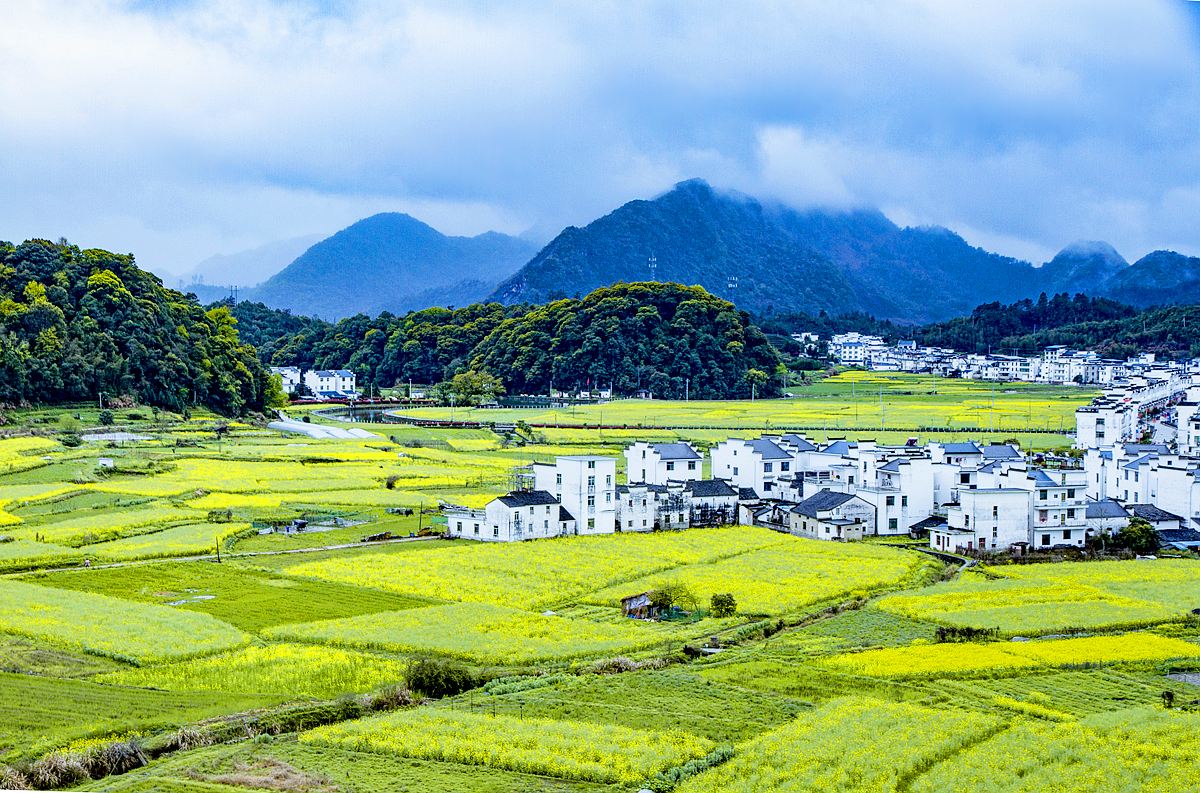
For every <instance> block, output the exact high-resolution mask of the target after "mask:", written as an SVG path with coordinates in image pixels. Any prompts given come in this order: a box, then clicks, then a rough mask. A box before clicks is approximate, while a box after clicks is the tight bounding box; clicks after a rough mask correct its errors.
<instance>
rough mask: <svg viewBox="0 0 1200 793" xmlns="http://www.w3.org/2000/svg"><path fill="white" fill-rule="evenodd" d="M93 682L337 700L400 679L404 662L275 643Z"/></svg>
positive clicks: (119, 674) (368, 655) (112, 674)
mask: <svg viewBox="0 0 1200 793" xmlns="http://www.w3.org/2000/svg"><path fill="white" fill-rule="evenodd" d="M98 680H99V681H100V682H104V683H113V684H115V685H120V686H138V687H141V688H159V689H164V690H167V691H236V692H254V693H262V694H287V695H291V696H304V697H336V696H338V695H339V694H345V693H353V692H363V691H371V690H373V689H376V688H380V687H382V686H385V685H389V684H392V683H396V682H398V681H403V680H404V662H403V661H401V660H398V659H394V658H382V657H380V656H377V655H370V654H367V653H359V652H354V651H352V650H341V649H337V648H333V647H311V646H302V645H295V644H275V645H271V646H269V647H245V648H242V649H240V650H236V651H234V652H231V653H223V654H221V655H215V656H211V657H209V658H199V659H196V660H192V661H185V662H182V663H174V664H168V665H163V666H153V667H145V668H141V669H123V670H121V671H119V672H113V673H111V674H107V675H104V676H102V677H100V678H98Z"/></svg>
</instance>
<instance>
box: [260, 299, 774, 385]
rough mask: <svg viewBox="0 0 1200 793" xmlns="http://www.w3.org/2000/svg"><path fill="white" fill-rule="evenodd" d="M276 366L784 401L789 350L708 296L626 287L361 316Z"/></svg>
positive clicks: (388, 377) (279, 358) (309, 335)
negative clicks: (783, 368) (542, 300)
mask: <svg viewBox="0 0 1200 793" xmlns="http://www.w3.org/2000/svg"><path fill="white" fill-rule="evenodd" d="M271 364H272V365H275V366H287V365H296V366H302V367H306V368H320V369H334V368H343V367H344V368H347V369H352V370H354V371H355V372H356V373H357V374H358V376H359V378H360V379H359V384H360V387H361V386H365V385H366V384H367V383H374V384H377V385H380V386H390V385H392V384H394V383H397V382H404V381H407V380H409V379H410V378H411V379H412V380H413V381H415V382H418V383H430V382H433V383H436V382H441V381H446V380H450V379H451V378H453V377H454V376H455V375H456V374H460V373H462V372H465V371H468V370H471V369H474V370H478V371H486V372H488V373H490V374H492V375H494V376H496V377H499V378H500V379H501V380H502V381H503V382H504V385H505V387H506V388H507V389H508V391H509V393H547V392H548V390H549V388H550V384H551V382H552V381H553V384H554V387H555V388H561V389H569V388H583V387H586V386H587V385H588V383H589V382H590V383H591V385H592V386H600V385H605V386H607V385H608V384H609V383H611V384H612V385H613V387H614V388H615V389H616V390H617V392H618V393H619V394H631V393H633V392H634V391H635V390H637V389H638V388H639V387H644V388H649V389H651V390H653V391H654V393H655V394H656V395H657V396H660V397H665V398H682V397H683V396H684V394H685V391H688V390H689V384H688V382H687V381H689V380H690V394H691V396H693V397H695V398H705V399H717V398H734V397H749V396H750V394H751V390H752V387H755V386H756V388H757V393H758V394H759V395H760V396H773V395H778V393H779V385H778V382H777V380H776V379H775V375H776V374H777V372H778V370H779V366H780V357H779V353H778V352H777V351H776V350H775V348H774V347H772V346H771V345H770V344H769V343H768V342H767V339H766V336H764V335H763V333H762V331H761V330H759V328H758V327H757V326H755V325H754V324H752V322H751V321H750V317H749V315H748V314H746V313H745V312H743V311H739V310H737V309H736V308H735V307H734V306H733V305H732V304H730V303H728V302H727V301H724V300H721V299H720V298H718V297H715V296H713V295H711V294H709V293H707V292H705V291H704V290H703V289H700V288H699V287H685V286H680V285H679V284H672V283H634V284H617V285H615V286H612V287H608V288H603V289H597V290H595V291H594V292H592V293H590V294H588V295H586V296H585V297H583V298H580V299H563V300H556V301H554V302H552V303H550V304H548V305H543V306H529V305H525V304H519V305H512V306H503V305H500V304H499V303H486V304H474V305H470V306H466V307H464V308H459V309H455V310H453V311H451V310H448V309H444V308H431V309H426V310H424V311H416V312H412V313H409V314H407V315H406V316H403V317H396V316H392V315H390V314H382V315H380V316H378V317H376V318H374V319H370V318H368V317H366V316H363V315H359V316H355V317H350V318H349V319H344V320H342V321H341V322H339V323H338V324H337V325H334V326H320V325H314V326H312V327H309V328H307V329H305V330H303V331H301V332H300V333H297V334H296V335H294V336H291V337H289V338H287V339H284V340H283V341H282V343H280V344H279V346H278V348H277V349H276V352H275V354H274V355H273V356H272V359H271Z"/></svg>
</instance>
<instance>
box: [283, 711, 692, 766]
mask: <svg viewBox="0 0 1200 793" xmlns="http://www.w3.org/2000/svg"><path fill="white" fill-rule="evenodd" d="M300 741H301V743H305V744H316V745H324V746H338V747H342V748H346V749H354V750H357V751H373V752H388V753H391V754H395V755H398V756H401V757H418V758H423V759H428V760H447V761H450V762H456V763H465V764H468V765H478V766H486V767H489V768H502V769H508V770H511V771H522V772H526V773H532V774H543V775H546V776H553V777H558V778H560V779H574V780H580V781H586V782H606V783H614V782H621V783H627V784H628V783H633V782H637V781H639V780H641V779H644V778H646V777H648V776H651V775H653V774H655V773H657V772H658V771H662V770H664V769H667V768H670V767H672V766H676V765H680V764H683V763H686V762H688V761H689V760H693V759H696V758H699V757H703V756H704V755H705V754H707V753H708V752H710V751H712V749H713V748H714V744H713V743H712V742H711V741H708V740H706V739H704V738H698V737H696V736H694V735H688V734H686V733H682V732H651V731H647V730H634V729H630V728H628V727H617V726H613V725H598V724H584V723H580V722H571V721H554V720H551V719H521V718H517V717H513V716H491V715H484V714H476V713H464V712H459V711H451V710H443V709H437V708H418V709H416V710H409V711H404V712H400V713H388V714H384V715H381V716H373V717H370V718H366V719H360V720H359V721H352V722H343V723H341V724H331V725H329V726H327V727H319V728H317V729H315V730H311V731H309V732H306V733H304V734H303V735H301V736H300Z"/></svg>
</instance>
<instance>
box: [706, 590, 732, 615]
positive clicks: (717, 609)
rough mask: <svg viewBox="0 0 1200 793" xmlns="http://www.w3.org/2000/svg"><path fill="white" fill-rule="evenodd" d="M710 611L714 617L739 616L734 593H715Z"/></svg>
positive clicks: (710, 602)
mask: <svg viewBox="0 0 1200 793" xmlns="http://www.w3.org/2000/svg"><path fill="white" fill-rule="evenodd" d="M708 610H709V613H711V614H712V616H714V617H732V616H733V615H734V614H737V601H736V600H734V599H733V594H732V593H729V592H726V593H724V594H722V593H720V592H714V593H713V596H712V599H711V600H710V601H709V604H708Z"/></svg>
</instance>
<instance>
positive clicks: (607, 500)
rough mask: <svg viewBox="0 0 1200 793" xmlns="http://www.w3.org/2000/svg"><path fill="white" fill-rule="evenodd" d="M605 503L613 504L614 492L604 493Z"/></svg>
mask: <svg viewBox="0 0 1200 793" xmlns="http://www.w3.org/2000/svg"><path fill="white" fill-rule="evenodd" d="M604 503H605V504H611V503H612V493H605V494H604Z"/></svg>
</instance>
